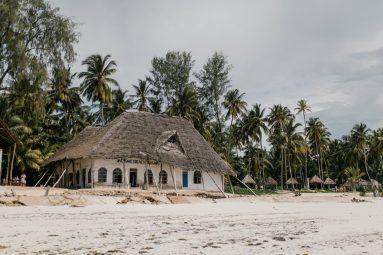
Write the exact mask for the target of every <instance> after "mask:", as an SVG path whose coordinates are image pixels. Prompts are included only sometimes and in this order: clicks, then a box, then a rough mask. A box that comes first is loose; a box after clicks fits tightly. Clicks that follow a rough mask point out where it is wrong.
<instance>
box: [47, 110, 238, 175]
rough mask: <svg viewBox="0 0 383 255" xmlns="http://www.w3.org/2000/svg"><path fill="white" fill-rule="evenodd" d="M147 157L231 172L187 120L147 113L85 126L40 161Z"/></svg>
mask: <svg viewBox="0 0 383 255" xmlns="http://www.w3.org/2000/svg"><path fill="white" fill-rule="evenodd" d="M147 157H148V158H150V159H151V160H155V161H158V162H161V163H164V164H171V165H174V166H178V167H181V168H183V169H185V170H199V171H207V172H217V173H221V174H228V175H235V173H234V172H233V171H232V170H231V168H230V166H229V165H228V164H227V163H226V162H225V161H224V160H222V159H221V157H220V156H219V155H218V154H217V153H216V152H215V151H214V150H213V149H212V148H211V147H210V145H209V144H208V143H207V141H206V140H205V139H204V138H203V137H202V136H201V135H200V133H199V132H198V131H197V130H196V129H195V128H194V126H193V125H192V124H191V123H190V122H189V121H187V120H185V119H183V118H180V117H170V116H168V115H164V114H154V113H147V112H124V113H123V114H121V115H120V116H118V117H117V118H116V119H114V120H113V121H112V122H110V123H109V124H107V125H106V126H104V127H87V128H86V129H84V130H83V131H82V132H80V133H79V134H78V135H77V136H76V137H75V138H73V139H72V141H70V142H69V143H68V144H66V145H65V146H63V147H62V148H61V149H60V150H59V151H57V153H55V155H53V156H52V157H51V158H49V159H48V160H47V161H46V162H45V163H44V164H49V163H51V162H54V161H59V160H63V159H76V158H105V159H127V158H141V159H145V158H147Z"/></svg>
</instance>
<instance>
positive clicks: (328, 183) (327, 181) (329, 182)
mask: <svg viewBox="0 0 383 255" xmlns="http://www.w3.org/2000/svg"><path fill="white" fill-rule="evenodd" d="M323 184H324V185H336V182H334V181H333V180H332V179H330V177H327V178H326V180H325V181H324V183H323Z"/></svg>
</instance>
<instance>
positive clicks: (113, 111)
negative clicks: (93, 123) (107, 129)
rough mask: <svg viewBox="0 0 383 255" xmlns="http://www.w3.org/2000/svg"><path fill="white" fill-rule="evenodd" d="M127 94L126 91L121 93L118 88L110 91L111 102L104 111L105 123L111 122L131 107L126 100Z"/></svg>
mask: <svg viewBox="0 0 383 255" xmlns="http://www.w3.org/2000/svg"><path fill="white" fill-rule="evenodd" d="M127 93H128V91H127V90H125V91H122V90H121V89H120V88H119V89H116V90H113V91H112V102H111V104H110V105H109V107H107V108H106V109H105V116H106V120H107V122H109V121H111V120H113V119H114V118H116V117H117V116H118V115H120V114H121V113H123V112H125V111H126V110H127V109H129V108H130V107H131V105H132V103H131V102H130V100H129V99H127V98H126V97H127V95H126V94H127Z"/></svg>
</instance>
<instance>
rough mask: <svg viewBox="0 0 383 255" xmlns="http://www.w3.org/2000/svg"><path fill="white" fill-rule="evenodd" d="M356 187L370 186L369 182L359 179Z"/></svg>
mask: <svg viewBox="0 0 383 255" xmlns="http://www.w3.org/2000/svg"><path fill="white" fill-rule="evenodd" d="M356 185H357V186H359V187H363V188H365V187H367V186H370V185H371V183H370V182H369V181H366V180H363V179H359V181H358V182H357V183H356Z"/></svg>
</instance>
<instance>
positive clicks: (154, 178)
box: [149, 164, 160, 195]
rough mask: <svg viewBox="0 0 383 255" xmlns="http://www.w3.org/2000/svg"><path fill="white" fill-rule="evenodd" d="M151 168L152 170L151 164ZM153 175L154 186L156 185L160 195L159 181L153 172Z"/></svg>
mask: <svg viewBox="0 0 383 255" xmlns="http://www.w3.org/2000/svg"><path fill="white" fill-rule="evenodd" d="M149 168H150V164H149ZM152 174H153V182H154V185H156V189H157V194H158V195H160V189H159V188H158V185H157V180H156V177H155V174H154V173H153V172H152Z"/></svg>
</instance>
